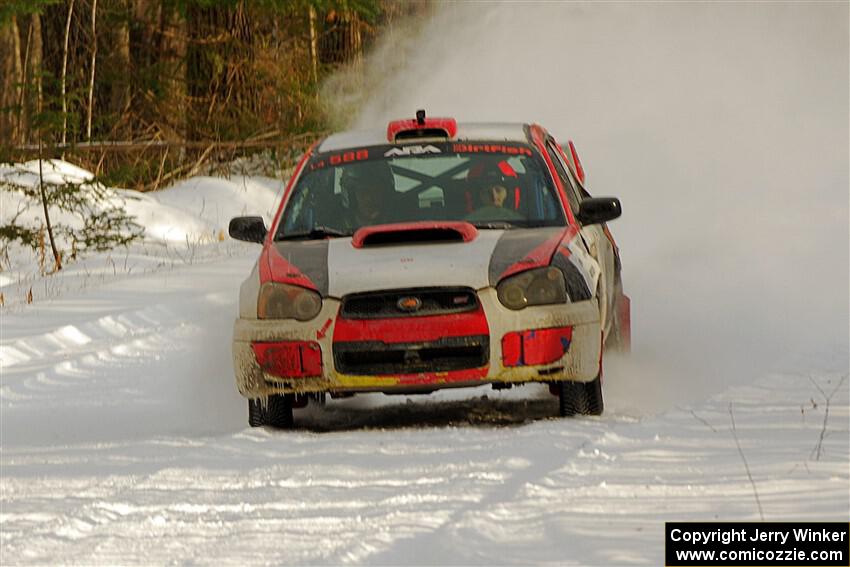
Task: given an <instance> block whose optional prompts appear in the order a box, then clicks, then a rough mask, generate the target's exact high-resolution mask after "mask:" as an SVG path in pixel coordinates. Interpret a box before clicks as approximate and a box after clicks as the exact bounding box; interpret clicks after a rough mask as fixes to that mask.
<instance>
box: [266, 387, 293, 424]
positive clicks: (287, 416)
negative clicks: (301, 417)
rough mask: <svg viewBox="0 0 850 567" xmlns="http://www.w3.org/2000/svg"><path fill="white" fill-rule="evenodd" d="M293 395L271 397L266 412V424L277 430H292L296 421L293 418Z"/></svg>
mask: <svg viewBox="0 0 850 567" xmlns="http://www.w3.org/2000/svg"><path fill="white" fill-rule="evenodd" d="M294 398H295V396H294V395H293V394H275V395H272V396H269V401H268V404H267V405H266V411H265V424H266V425H270V426H271V427H274V428H276V429H292V426H293V425H294V423H295V422H294V420H293V418H292V402H293V401H294Z"/></svg>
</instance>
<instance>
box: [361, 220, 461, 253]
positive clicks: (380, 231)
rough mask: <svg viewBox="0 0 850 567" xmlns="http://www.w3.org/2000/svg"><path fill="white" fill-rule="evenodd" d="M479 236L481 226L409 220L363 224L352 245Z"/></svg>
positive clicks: (449, 239) (374, 244)
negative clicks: (393, 222)
mask: <svg viewBox="0 0 850 567" xmlns="http://www.w3.org/2000/svg"><path fill="white" fill-rule="evenodd" d="M477 236H478V229H477V228H475V227H474V226H473V225H471V224H469V223H468V222H463V221H454V222H439V221H425V222H406V223H397V224H380V225H376V226H366V227H363V228H361V229H359V230H357V232H355V233H354V236H352V238H351V245H352V246H354V247H355V248H367V247H371V246H393V245H402V244H424V243H435V242H439V243H445V242H469V241H471V240H474V239H475V237H477Z"/></svg>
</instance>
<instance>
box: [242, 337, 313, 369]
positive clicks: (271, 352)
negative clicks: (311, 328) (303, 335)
mask: <svg viewBox="0 0 850 567" xmlns="http://www.w3.org/2000/svg"><path fill="white" fill-rule="evenodd" d="M251 346H252V347H253V349H254V355H255V356H256V357H257V362H258V363H259V365H260V367H261V368H262V369H263V371H264V372H268V373H269V374H272V375H274V376H280V377H283V378H307V377H313V376H321V375H322V348H321V347H320V346H319V343H317V342H315V341H282V342H274V343H252V344H251Z"/></svg>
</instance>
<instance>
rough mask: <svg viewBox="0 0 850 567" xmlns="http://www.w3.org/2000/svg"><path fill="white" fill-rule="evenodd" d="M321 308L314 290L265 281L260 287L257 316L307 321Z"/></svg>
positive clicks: (319, 297) (319, 300) (320, 301)
mask: <svg viewBox="0 0 850 567" xmlns="http://www.w3.org/2000/svg"><path fill="white" fill-rule="evenodd" d="M321 310H322V298H321V296H320V295H319V294H318V293H316V292H315V291H311V290H309V289H305V288H303V287H298V286H297V285H289V284H281V283H273V282H267V283H264V284H263V285H262V286H261V287H260V297H259V300H258V301H257V317H258V318H260V319H298V320H299V321H309V320H310V319H312V318H313V317H315V316H316V315H318V314H319V311H321Z"/></svg>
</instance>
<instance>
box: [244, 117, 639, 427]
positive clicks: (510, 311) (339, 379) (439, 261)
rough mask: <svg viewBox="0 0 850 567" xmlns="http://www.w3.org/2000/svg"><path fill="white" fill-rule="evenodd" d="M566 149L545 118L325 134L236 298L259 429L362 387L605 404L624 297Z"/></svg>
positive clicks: (253, 223) (603, 202)
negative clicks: (493, 391)
mask: <svg viewBox="0 0 850 567" xmlns="http://www.w3.org/2000/svg"><path fill="white" fill-rule="evenodd" d="M584 178H585V175H584V170H583V169H582V166H581V162H580V161H579V157H578V154H577V152H576V149H575V146H574V145H573V143H572V142H569V143H568V144H567V145H566V146H564V147H562V146H561V145H559V144H558V142H556V141H555V139H554V138H553V137H552V136H551V135H550V134H549V133H548V132H547V131H546V130H545V129H544V128H542V127H541V126H539V125H537V124H531V125H529V124H496V123H479V124H463V123H461V124H459V123H457V122H456V121H455V120H454V119H452V118H429V117H426V115H425V112H424V111H421V110H420V111H418V112H417V113H416V118H415V119H409V120H397V121H393V122H390V123H389V125H388V126H387V128H386V130H383V129H382V130H378V131H362V132H361V131H356V132H355V131H351V132H343V133H338V134H333V135H331V136H329V137H327V138H325V139H324V140H321V141H320V142H318V143H317V144H315V145H314V146H313V147H312V148H311V149H310V150H309V151H308V152H307V153H306V154H305V155H304V157H303V158H302V159H301V161H300V163H299V164H298V166H297V167H296V169H295V172H294V174H293V176H292V178H291V179H290V181H289V183H288V185H287V187H286V190H285V192H284V195H283V198H282V200H281V203H280V206H279V208H278V211H277V214H276V216H275V218H274V220H273V221H272V224H271V226H270V227H269V228H266V226H265V224H264V222H263V220H262V218H261V217H239V218H235V219H233V220H232V221H231V223H230V235H231V236H232V237H233V238H236V239H240V240H245V241H249V242H257V243H261V244H262V252H261V253H260V257H259V259H258V261H257V263H256V265H255V266H254V268H253V270H252V272H251V274H250V276H249V277H248V279H247V280H246V281H245V282H244V283H243V284H242V286H241V289H240V292H239V316H238V318H237V320H236V323H235V327H234V333H233V361H234V367H235V373H236V384H237V387H238V389H239V392H240V393H241V394H242V395H243V396H245V397H246V398H247V399H248V418H249V419H248V420H249V423H250V425H252V426H260V425H270V426H273V427H280V428H288V427H292V425H293V411H292V410H293V407H301V406H303V405H304V404H305V403H306V402H307V401H308V400H317V401H319V400H322V401H323V400H324V399H325V396H326V395H329V396H330V397H346V396H350V395H353V394H356V393H358V392H383V393H386V394H418V393H430V392H432V391H434V390H437V389H440V388H450V387H451V388H454V387H463V386H481V385H485V384H492V386H493V387H494V388H505V387H510V386H512V385H516V384H523V383H528V382H544V383H547V384H549V389H550V391H551V392H552V393H553V394H555V395H557V396H558V398H559V411H560V414H561V415H562V416H567V415H575V414H593V415H598V414H601V413H602V410H603V397H602V359H603V349H604V348H616V349H619V350H628V349H629V343H630V323H629V299H628V297H627V296H626V295H624V293H623V287H622V283H621V278H620V271H621V270H620V257H619V252H618V250H617V246H616V244H615V242H614V239H613V237H612V236H611V233H610V232H609V231H608V228H607V227H606V225H605V223H606V222H607V221H610V220H613V219H615V218H617V217H619V216H620V213H621V209H620V202H619V200H618V199H615V198H611V197H604V198H599V197H596V198H594V197H591V196H590V194H589V193H588V192H587V191H586V189H585V187H584Z"/></svg>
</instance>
